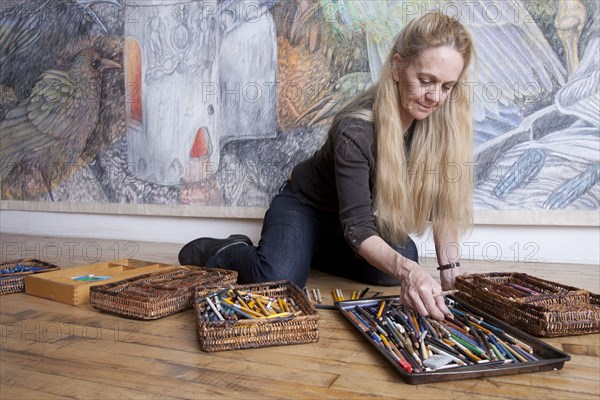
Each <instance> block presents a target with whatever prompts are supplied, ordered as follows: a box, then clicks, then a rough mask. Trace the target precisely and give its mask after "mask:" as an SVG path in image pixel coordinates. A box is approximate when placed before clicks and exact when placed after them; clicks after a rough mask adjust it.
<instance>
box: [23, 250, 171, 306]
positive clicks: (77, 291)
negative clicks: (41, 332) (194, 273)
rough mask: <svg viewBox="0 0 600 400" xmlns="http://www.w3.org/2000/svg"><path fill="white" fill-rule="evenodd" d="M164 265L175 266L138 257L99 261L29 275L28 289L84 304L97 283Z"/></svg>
mask: <svg viewBox="0 0 600 400" xmlns="http://www.w3.org/2000/svg"><path fill="white" fill-rule="evenodd" d="M165 268H173V266H169V265H167V264H160V263H155V262H152V261H142V260H136V259H124V260H118V261H114V262H98V263H95V264H89V265H82V266H79V267H74V268H64V269H61V270H58V271H52V272H46V273H43V274H36V275H28V276H26V277H25V292H26V293H27V294H30V295H33V296H38V297H43V298H45V299H50V300H55V301H59V302H61V303H65V304H71V305H78V304H85V303H87V302H89V300H90V287H92V286H94V285H101V284H105V283H111V282H116V281H119V280H123V279H127V278H131V277H133V276H138V275H143V274H147V273H150V272H155V271H158V270H162V269H165Z"/></svg>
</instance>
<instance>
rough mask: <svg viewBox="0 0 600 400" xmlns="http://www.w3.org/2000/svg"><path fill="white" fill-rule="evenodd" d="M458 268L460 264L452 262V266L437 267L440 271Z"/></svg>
mask: <svg viewBox="0 0 600 400" xmlns="http://www.w3.org/2000/svg"><path fill="white" fill-rule="evenodd" d="M456 267H460V263H459V262H451V263H450V264H446V265H440V266H439V267H437V269H438V271H445V270H447V269H452V268H456Z"/></svg>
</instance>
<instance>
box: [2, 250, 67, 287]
mask: <svg viewBox="0 0 600 400" xmlns="http://www.w3.org/2000/svg"><path fill="white" fill-rule="evenodd" d="M0 269H1V270H2V275H0V295H2V294H8V293H18V292H23V291H25V277H26V276H27V275H32V274H39V273H44V272H50V271H58V270H59V269H60V267H58V266H57V265H54V264H50V263H48V262H46V261H41V260H36V259H33V258H24V259H21V260H11V261H5V262H3V263H0Z"/></svg>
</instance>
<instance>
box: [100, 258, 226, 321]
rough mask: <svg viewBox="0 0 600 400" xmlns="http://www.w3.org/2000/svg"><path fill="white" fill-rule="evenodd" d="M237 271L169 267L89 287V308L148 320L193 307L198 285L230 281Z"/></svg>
mask: <svg viewBox="0 0 600 400" xmlns="http://www.w3.org/2000/svg"><path fill="white" fill-rule="evenodd" d="M236 280H237V272H235V271H230V270H225V269H219V268H203V267H196V266H191V265H184V266H172V268H170V269H165V270H161V271H157V272H152V273H149V274H144V275H140V276H135V277H132V278H128V279H124V280H121V281H118V282H112V283H107V284H104V285H97V286H92V287H91V288H90V304H91V305H92V307H94V308H96V309H98V310H101V311H107V312H111V313H114V314H118V315H121V316H123V317H127V318H136V319H143V320H151V319H158V318H162V317H165V316H167V315H171V314H175V313H178V312H180V311H185V310H188V309H190V308H193V306H194V293H195V289H196V287H197V286H200V287H202V286H214V285H227V284H233V283H235V281H236Z"/></svg>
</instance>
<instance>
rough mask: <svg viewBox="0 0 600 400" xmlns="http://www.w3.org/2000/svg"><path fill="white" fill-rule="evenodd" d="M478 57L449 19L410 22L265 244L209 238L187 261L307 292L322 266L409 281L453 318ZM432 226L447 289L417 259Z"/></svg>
mask: <svg viewBox="0 0 600 400" xmlns="http://www.w3.org/2000/svg"><path fill="white" fill-rule="evenodd" d="M473 51H474V49H473V40H472V38H471V35H470V34H469V32H468V31H467V30H466V29H465V28H464V27H463V26H462V25H461V24H460V23H459V22H458V21H457V20H455V19H452V18H450V17H448V16H445V15H444V14H441V13H428V14H425V15H423V16H422V17H420V18H418V19H415V20H413V21H411V22H410V23H408V24H407V26H406V27H405V28H404V29H403V30H402V32H400V34H399V36H398V38H397V40H396V42H395V45H394V47H393V49H392V51H391V54H390V55H389V57H388V59H387V61H386V63H385V65H384V67H383V72H382V76H381V78H380V81H379V83H377V84H376V85H375V86H374V87H372V88H371V89H369V90H367V91H366V92H365V93H363V94H362V95H360V96H358V97H357V98H356V99H354V100H353V101H352V102H351V103H350V104H349V105H347V106H346V107H345V108H344V109H342V110H341V111H340V112H339V113H338V114H337V115H336V117H335V118H334V121H333V123H332V126H331V128H330V130H329V133H328V136H327V140H326V142H325V144H324V145H323V147H322V148H321V149H320V150H319V151H317V152H316V153H315V154H314V155H313V157H311V158H310V159H308V160H306V161H304V162H302V163H300V164H298V165H297V166H296V167H295V168H294V169H293V171H292V173H291V179H290V181H288V182H287V183H286V184H285V185H284V187H283V188H282V190H281V191H280V193H279V194H278V195H277V196H275V198H274V199H273V201H272V203H271V206H270V208H269V210H268V211H267V213H266V215H265V219H264V224H263V229H262V236H261V240H260V242H259V245H258V247H254V246H252V242H251V241H250V239H248V238H247V237H245V236H242V235H232V236H230V237H229V238H228V239H221V240H219V239H211V238H201V239H197V240H195V241H193V242H191V243H189V244H187V245H186V246H185V247H184V248H183V249H182V251H181V253H180V255H179V260H180V262H181V263H182V264H196V265H205V266H207V267H222V268H229V269H234V270H236V271H238V274H239V280H240V281H241V282H261V281H273V280H278V279H290V280H292V281H293V282H295V283H296V284H298V285H300V286H303V285H304V284H305V283H306V279H307V277H308V273H309V270H310V268H311V266H312V267H313V268H317V269H320V270H323V271H326V272H330V273H334V274H337V275H341V276H345V277H348V278H351V279H356V280H361V281H365V282H368V283H373V284H379V285H398V284H399V285H400V297H401V300H402V301H403V303H404V304H405V305H407V306H409V307H412V308H414V309H415V310H416V311H417V312H419V314H421V315H430V316H432V317H433V318H436V319H443V318H444V315H448V314H449V311H448V309H447V308H446V306H445V304H444V299H443V297H442V296H434V295H435V294H439V293H440V292H441V291H442V287H443V288H451V287H453V286H454V280H455V277H456V276H457V275H458V274H460V273H461V272H460V265H459V263H458V254H449V253H450V252H448V251H446V250H447V249H449V248H451V249H454V250H457V247H456V243H457V241H458V235H459V233H460V232H461V231H462V230H463V229H464V228H465V227H466V226H467V225H468V224H469V223H470V222H471V216H472V209H471V191H472V187H471V183H470V180H469V179H468V174H460V177H459V178H457V168H459V170H458V172H459V173H460V171H461V170H460V168H465V167H467V166H468V165H469V164H468V163H469V162H470V161H471V158H472V151H471V149H472V120H471V109H470V104H469V99H468V98H467V96H466V93H465V88H464V85H463V84H464V82H466V79H467V77H466V70H467V68H468V66H469V64H470V61H471V58H472V55H473ZM452 169H453V170H452ZM451 170H452V171H453V172H450V171H451ZM428 221H431V223H432V226H433V234H434V241H435V245H436V253H437V259H438V263H439V265H440V268H438V269H440V280H441V282H442V285H441V286H440V284H439V283H437V282H436V281H435V280H434V279H433V277H432V276H431V275H429V274H428V273H427V272H425V271H424V270H423V269H421V268H420V267H419V265H418V264H417V261H418V253H417V248H416V246H415V243H414V242H413V241H412V240H411V239H410V238H409V236H408V234H409V233H416V234H422V233H423V231H424V230H425V228H426V225H427V222H428ZM452 244H455V245H452ZM455 253H457V251H455Z"/></svg>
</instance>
